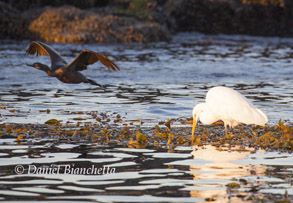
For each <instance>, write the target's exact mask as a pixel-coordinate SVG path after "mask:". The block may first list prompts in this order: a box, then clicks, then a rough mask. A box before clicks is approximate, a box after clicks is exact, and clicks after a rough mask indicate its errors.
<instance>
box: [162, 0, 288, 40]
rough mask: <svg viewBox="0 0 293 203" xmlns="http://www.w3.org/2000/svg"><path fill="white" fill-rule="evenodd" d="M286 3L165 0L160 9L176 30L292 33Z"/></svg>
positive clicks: (286, 34)
mask: <svg viewBox="0 0 293 203" xmlns="http://www.w3.org/2000/svg"><path fill="white" fill-rule="evenodd" d="M283 2H284V3H283ZM288 2H292V1H282V0H275V1H270V0H259V1H255V0H168V1H167V2H166V3H165V5H164V9H165V12H166V15H168V17H169V19H171V21H173V22H174V24H175V25H172V26H173V27H175V28H176V31H199V32H203V33H211V34H218V33H223V34H250V35H262V36H293V31H292V29H289V28H290V27H292V21H290V19H292V18H293V17H292V16H293V13H292V12H291V11H292V4H291V3H288ZM172 26H171V27H172Z"/></svg>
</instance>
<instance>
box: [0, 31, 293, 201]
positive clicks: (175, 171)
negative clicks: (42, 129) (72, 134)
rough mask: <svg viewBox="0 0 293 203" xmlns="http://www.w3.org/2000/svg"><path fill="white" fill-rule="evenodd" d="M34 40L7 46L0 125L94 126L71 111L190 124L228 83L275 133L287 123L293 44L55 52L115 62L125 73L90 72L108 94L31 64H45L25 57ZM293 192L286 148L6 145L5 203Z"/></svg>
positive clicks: (230, 40)
mask: <svg viewBox="0 0 293 203" xmlns="http://www.w3.org/2000/svg"><path fill="white" fill-rule="evenodd" d="M29 44H30V41H0V107H5V108H1V109H0V124H3V123H4V124H5V123H18V124H26V123H29V124H36V125H39V124H44V123H45V121H47V120H49V119H53V118H54V119H58V120H60V121H61V122H64V123H65V122H72V123H76V122H78V121H80V122H88V121H89V122H94V119H93V118H92V117H90V116H89V115H88V114H86V113H81V114H79V113H76V112H96V111H98V112H105V113H107V114H111V115H112V114H113V115H116V114H119V115H121V117H122V119H123V120H129V121H131V120H135V119H140V120H143V121H144V122H143V123H142V122H141V125H143V126H141V127H145V128H147V127H150V128H151V127H153V126H154V125H156V124H158V122H160V121H165V120H167V119H171V118H179V117H191V112H192V108H193V106H194V105H195V104H196V103H198V102H202V101H204V96H205V94H206V92H207V90H208V89H209V88H211V87H213V86H217V85H225V86H228V87H232V88H234V89H236V90H238V91H239V92H241V93H242V94H244V95H245V96H246V97H247V98H248V99H249V100H251V101H252V102H253V103H254V104H255V105H256V106H257V107H258V108H260V109H262V110H263V111H264V112H265V113H266V114H267V116H268V118H269V125H274V124H276V123H278V121H279V120H280V119H282V120H283V121H285V122H286V123H289V124H290V125H292V118H293V117H292V115H293V108H292V106H293V80H292V76H293V69H292V61H293V58H292V57H293V39H286V38H262V37H249V36H226V35H218V36H210V35H202V34H198V33H181V34H178V35H176V36H174V38H173V40H172V41H171V42H168V43H167V42H166V43H165V42H164V43H151V44H114V45H113V44H112V45H103V44H102V45H101V44H85V45H73V44H51V45H52V46H53V47H54V48H55V49H56V50H57V51H58V52H59V53H60V54H61V55H62V56H64V58H65V60H66V61H67V62H70V61H71V60H72V59H73V58H74V57H75V56H76V55H78V53H79V51H80V50H82V49H90V50H93V51H96V52H100V53H103V54H104V55H106V56H108V57H110V58H111V59H113V60H114V61H115V62H116V63H117V65H119V66H120V68H121V71H119V72H113V71H109V70H107V69H106V68H104V67H102V65H101V64H99V63H96V64H94V65H91V66H89V67H88V70H85V71H83V73H84V74H85V75H86V76H88V77H89V78H91V79H93V80H95V81H96V82H98V83H100V84H102V85H104V86H105V88H99V87H95V86H91V85H89V84H78V85H70V84H63V83H61V82H59V81H58V80H57V79H56V78H50V77H48V76H47V75H46V74H45V73H43V72H41V71H38V70H35V69H33V68H31V67H28V66H26V65H25V64H27V63H28V64H32V63H34V62H42V63H47V64H49V63H50V60H49V57H47V56H43V57H36V56H27V55H25V50H26V49H27V48H28V46H29ZM47 109H49V110H50V112H49V113H46V110H47ZM73 112H75V113H73ZM76 117H78V118H79V119H75V118H76ZM178 126H179V127H180V124H178ZM184 127H186V125H185V126H184ZM291 136H292V135H291ZM82 170H84V171H82ZM86 170H88V173H87V172H86ZM56 171H58V174H56V173H54V172H56ZM93 171H95V172H99V174H92V173H93ZM85 173H87V174H86V175H85ZM292 185H293V156H292V154H291V153H290V152H278V151H265V150H261V149H251V148H248V147H246V148H245V150H243V148H241V150H239V147H237V146H234V147H222V148H221V150H219V148H217V147H215V146H211V145H205V146H203V147H198V146H177V147H175V148H169V147H168V146H167V145H160V147H157V146H147V148H145V149H136V148H128V147H127V145H126V146H125V145H117V144H115V145H111V144H109V145H100V144H97V143H89V142H87V141H83V140H79V141H74V140H66V139H61V140H59V141H56V138H54V137H48V138H46V139H39V138H36V139H31V138H30V139H28V140H26V141H25V142H22V143H16V142H15V138H11V137H0V200H3V201H11V202H12V201H19V200H21V201H22V202H24V201H28V202H31V201H32V200H37V201H38V202H42V201H44V202H45V201H58V202H60V201H63V202H67V201H68V202H71V201H77V202H89V201H91V202H92V201H96V202H206V201H216V202H228V201H230V202H259V201H268V202H270V201H271V202H274V201H276V200H284V199H291V200H292V199H293V186H292Z"/></svg>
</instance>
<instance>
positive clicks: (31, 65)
mask: <svg viewBox="0 0 293 203" xmlns="http://www.w3.org/2000/svg"><path fill="white" fill-rule="evenodd" d="M26 65H27V66H31V67H34V65H33V64H28V63H27V64H26Z"/></svg>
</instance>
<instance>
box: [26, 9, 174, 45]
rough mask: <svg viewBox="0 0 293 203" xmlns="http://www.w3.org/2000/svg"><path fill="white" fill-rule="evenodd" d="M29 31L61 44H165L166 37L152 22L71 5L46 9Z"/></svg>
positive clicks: (157, 25) (160, 27) (163, 30)
mask: <svg viewBox="0 0 293 203" xmlns="http://www.w3.org/2000/svg"><path fill="white" fill-rule="evenodd" d="M29 31H30V32H31V33H34V35H35V37H37V38H39V39H41V40H44V41H51V42H61V43H88V42H98V43H120V42H155V41H166V40H168V39H169V34H168V32H167V30H166V29H164V28H163V27H162V26H160V25H159V24H157V23H155V22H148V21H146V22H143V21H139V20H136V19H135V18H131V17H126V16H115V15H111V14H110V15H105V16H101V15H99V14H98V13H95V12H91V11H86V10H81V9H78V8H76V7H73V6H65V7H60V8H47V9H46V10H45V11H44V12H43V13H42V14H41V15H40V16H39V17H38V18H36V19H35V20H33V21H32V22H31V24H30V26H29Z"/></svg>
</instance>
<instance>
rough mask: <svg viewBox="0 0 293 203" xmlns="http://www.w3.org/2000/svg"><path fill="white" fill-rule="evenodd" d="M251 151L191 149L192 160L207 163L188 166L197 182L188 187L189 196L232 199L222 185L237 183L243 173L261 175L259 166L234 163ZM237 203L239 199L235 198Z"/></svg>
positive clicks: (225, 200)
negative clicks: (201, 160)
mask: <svg viewBox="0 0 293 203" xmlns="http://www.w3.org/2000/svg"><path fill="white" fill-rule="evenodd" d="M252 151H254V149H252V148H250V149H247V151H239V149H238V150H237V149H231V150H229V149H222V150H219V149H217V148H216V147H214V146H211V145H208V146H204V147H202V148H197V149H194V150H193V151H192V152H191V154H192V155H193V157H194V159H203V160H205V161H207V162H208V163H206V164H201V165H191V166H190V171H191V173H192V175H193V176H194V178H193V179H194V180H195V182H196V184H194V185H193V186H191V187H190V188H189V190H190V196H191V197H196V198H200V199H211V198H212V199H216V200H217V202H227V201H229V200H231V199H230V198H231V197H229V191H228V189H227V188H226V187H225V186H226V185H227V184H229V183H233V182H234V181H233V180H235V182H237V180H236V179H240V178H241V177H243V176H249V175H252V174H253V175H264V173H265V171H266V168H265V167H264V166H262V165H242V164H237V163H234V162H235V161H237V160H241V159H245V158H247V156H248V155H249V154H250V153H251V152H252ZM237 202H242V201H241V199H238V198H237Z"/></svg>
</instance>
